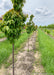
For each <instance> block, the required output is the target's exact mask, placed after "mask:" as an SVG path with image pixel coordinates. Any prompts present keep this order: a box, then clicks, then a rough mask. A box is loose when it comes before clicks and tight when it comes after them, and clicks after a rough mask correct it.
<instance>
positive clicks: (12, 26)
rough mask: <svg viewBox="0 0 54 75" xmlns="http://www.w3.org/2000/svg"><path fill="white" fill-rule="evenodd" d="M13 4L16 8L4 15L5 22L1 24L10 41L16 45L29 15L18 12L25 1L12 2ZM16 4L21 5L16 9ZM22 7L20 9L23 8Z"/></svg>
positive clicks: (16, 0)
mask: <svg viewBox="0 0 54 75" xmlns="http://www.w3.org/2000/svg"><path fill="white" fill-rule="evenodd" d="M12 2H13V7H14V8H13V9H11V10H9V11H8V12H6V13H5V14H4V16H3V22H2V23H0V28H1V30H2V31H3V32H4V33H5V35H6V37H7V38H8V40H9V41H10V42H11V43H14V41H15V39H18V38H19V37H20V34H21V30H22V28H23V27H24V25H25V23H24V22H25V21H26V19H27V15H26V14H23V12H22V11H19V10H18V7H19V5H21V4H23V2H24V0H20V1H19V0H12ZM15 4H16V5H17V4H19V5H17V7H16V8H15ZM23 5H24V4H23ZM21 6H22V5H21ZM21 6H20V8H22V7H21Z"/></svg>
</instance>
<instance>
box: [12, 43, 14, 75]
mask: <svg viewBox="0 0 54 75" xmlns="http://www.w3.org/2000/svg"><path fill="white" fill-rule="evenodd" d="M12 51H13V52H12V53H13V57H12V61H13V75H14V43H13V50H12Z"/></svg>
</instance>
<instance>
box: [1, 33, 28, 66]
mask: <svg viewBox="0 0 54 75" xmlns="http://www.w3.org/2000/svg"><path fill="white" fill-rule="evenodd" d="M27 38H28V34H27V33H26V32H25V33H23V34H22V35H21V37H20V38H19V40H16V43H15V51H16V50H18V51H19V49H17V48H20V46H21V45H23V44H22V43H24V42H25V41H26V40H27ZM18 51H17V52H18ZM11 53H12V44H10V43H9V41H8V40H5V41H3V42H0V65H1V64H4V63H6V60H7V59H8V57H9V56H10V54H11Z"/></svg>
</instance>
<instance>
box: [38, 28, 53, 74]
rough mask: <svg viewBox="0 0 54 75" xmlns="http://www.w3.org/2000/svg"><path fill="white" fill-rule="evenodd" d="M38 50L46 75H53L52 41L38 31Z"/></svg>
mask: <svg viewBox="0 0 54 75" xmlns="http://www.w3.org/2000/svg"><path fill="white" fill-rule="evenodd" d="M38 39H39V50H40V52H41V59H42V65H43V66H44V68H45V71H46V72H47V73H48V74H47V75H54V39H52V38H51V37H50V36H49V35H47V34H45V33H44V32H43V31H41V30H40V29H38Z"/></svg>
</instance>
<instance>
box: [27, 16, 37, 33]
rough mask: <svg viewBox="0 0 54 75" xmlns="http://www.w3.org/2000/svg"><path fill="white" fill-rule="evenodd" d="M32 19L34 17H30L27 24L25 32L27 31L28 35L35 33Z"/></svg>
mask: <svg viewBox="0 0 54 75" xmlns="http://www.w3.org/2000/svg"><path fill="white" fill-rule="evenodd" d="M33 17H34V16H33V15H31V16H30V20H29V22H27V28H26V31H27V33H28V34H30V33H31V32H32V31H35V30H36V27H35V24H34V22H33V21H32V20H33Z"/></svg>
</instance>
